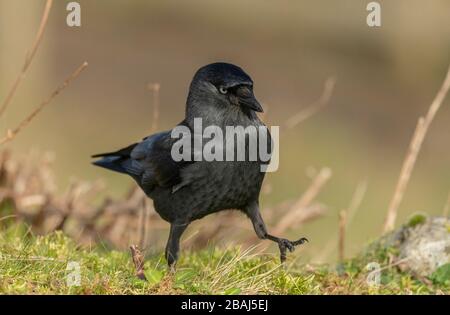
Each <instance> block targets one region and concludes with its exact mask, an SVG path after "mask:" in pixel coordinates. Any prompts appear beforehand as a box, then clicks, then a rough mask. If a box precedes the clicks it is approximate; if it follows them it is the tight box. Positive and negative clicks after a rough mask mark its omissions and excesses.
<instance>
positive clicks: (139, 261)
mask: <svg viewBox="0 0 450 315" xmlns="http://www.w3.org/2000/svg"><path fill="white" fill-rule="evenodd" d="M130 251H131V258H132V259H133V263H134V267H135V268H136V277H138V278H139V279H141V280H147V278H146V277H145V273H144V255H142V253H141V251H140V250H139V247H138V246H137V245H131V246H130Z"/></svg>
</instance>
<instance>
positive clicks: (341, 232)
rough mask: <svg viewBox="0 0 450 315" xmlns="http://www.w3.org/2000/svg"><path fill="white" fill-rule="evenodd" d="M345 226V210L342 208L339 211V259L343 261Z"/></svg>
mask: <svg viewBox="0 0 450 315" xmlns="http://www.w3.org/2000/svg"><path fill="white" fill-rule="evenodd" d="M346 228H347V212H346V211H345V210H342V211H341V212H339V246H338V249H339V261H340V262H342V261H344V254H345V232H346Z"/></svg>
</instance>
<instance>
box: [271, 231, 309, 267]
mask: <svg viewBox="0 0 450 315" xmlns="http://www.w3.org/2000/svg"><path fill="white" fill-rule="evenodd" d="M306 242H308V239H307V238H305V237H302V238H300V239H298V240H296V241H290V240H287V239H285V238H280V239H279V241H278V248H279V249H280V261H281V263H284V262H285V261H286V250H289V252H293V251H294V250H295V246H298V245H302V244H304V243H306Z"/></svg>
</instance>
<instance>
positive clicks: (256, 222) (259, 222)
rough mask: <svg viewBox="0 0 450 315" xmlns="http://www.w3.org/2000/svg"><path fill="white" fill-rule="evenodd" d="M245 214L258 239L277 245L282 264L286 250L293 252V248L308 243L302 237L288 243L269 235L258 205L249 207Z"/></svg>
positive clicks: (285, 240) (283, 239)
mask: <svg viewBox="0 0 450 315" xmlns="http://www.w3.org/2000/svg"><path fill="white" fill-rule="evenodd" d="M246 213H247V216H248V217H249V218H250V220H251V221H252V223H253V228H254V229H255V232H256V235H257V236H258V237H259V238H260V239H268V240H271V241H273V242H276V243H278V248H279V249H280V261H281V262H282V263H283V262H284V261H285V260H286V250H289V251H290V252H293V251H294V249H295V246H297V245H301V244H303V243H305V242H307V241H308V240H307V239H306V238H305V237H302V238H300V239H298V240H296V241H290V240H287V239H285V238H280V237H276V236H273V235H270V234H269V233H268V232H267V229H266V225H265V224H264V221H263V219H262V217H261V213H260V212H259V206H258V204H254V205H252V206H250V207H249V208H248V209H247V211H246Z"/></svg>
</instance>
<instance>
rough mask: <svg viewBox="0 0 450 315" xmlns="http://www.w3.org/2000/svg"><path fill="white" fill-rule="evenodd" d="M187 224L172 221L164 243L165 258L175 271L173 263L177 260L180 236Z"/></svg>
mask: <svg viewBox="0 0 450 315" xmlns="http://www.w3.org/2000/svg"><path fill="white" fill-rule="evenodd" d="M187 226H188V224H177V223H172V224H171V225H170V234H169V239H168V240H167V245H166V252H165V254H166V260H167V264H168V265H169V267H170V270H171V271H172V272H173V271H175V264H176V262H177V260H178V252H179V250H180V238H181V235H182V234H183V232H184V231H185V230H186V228H187Z"/></svg>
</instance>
